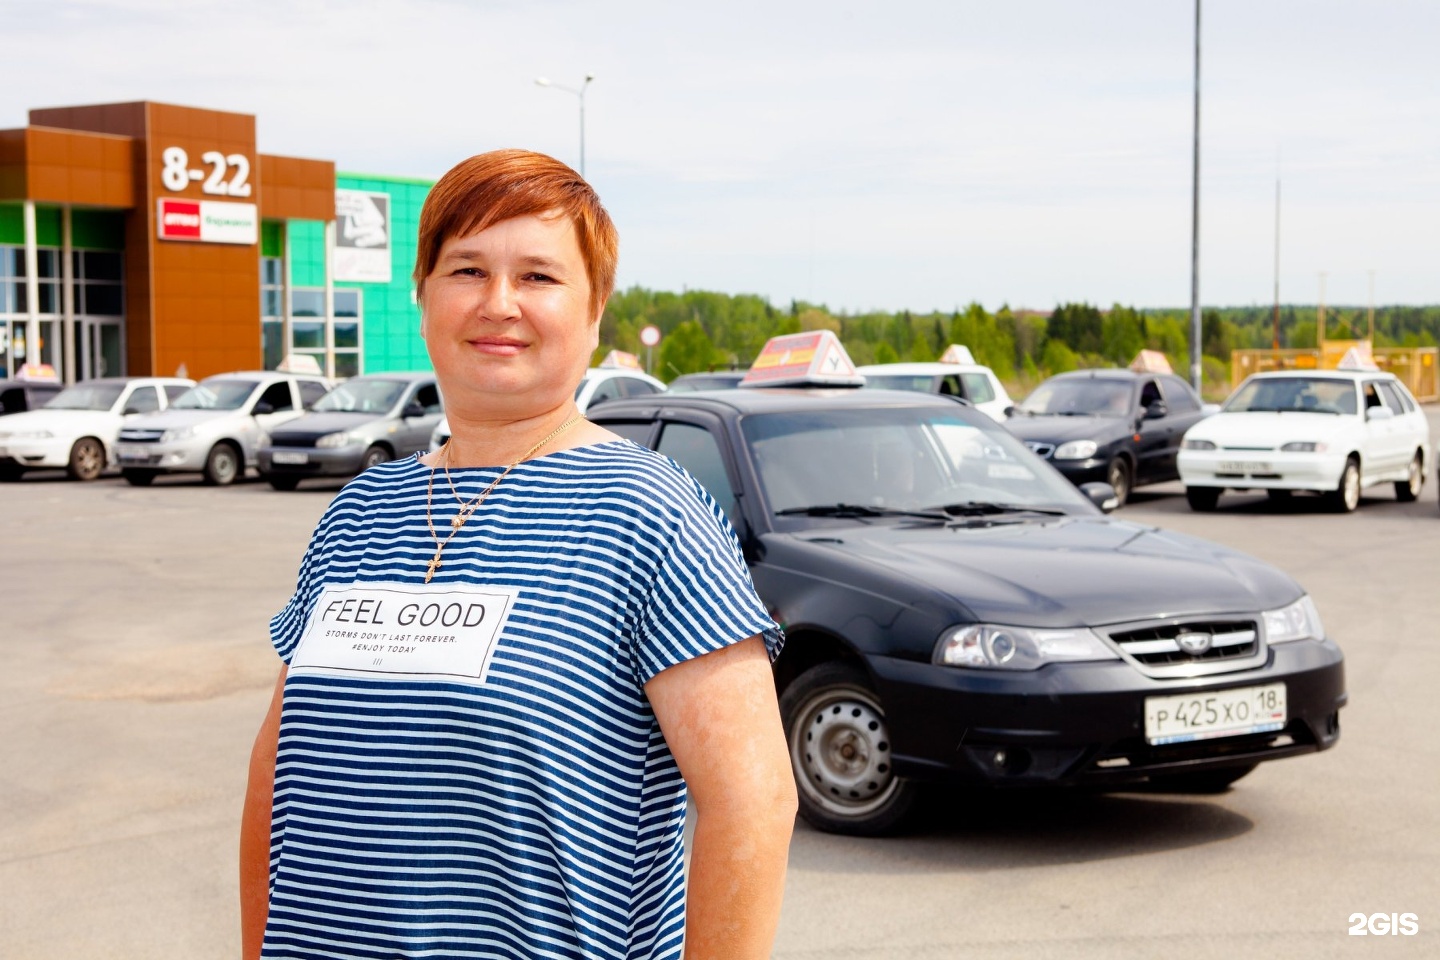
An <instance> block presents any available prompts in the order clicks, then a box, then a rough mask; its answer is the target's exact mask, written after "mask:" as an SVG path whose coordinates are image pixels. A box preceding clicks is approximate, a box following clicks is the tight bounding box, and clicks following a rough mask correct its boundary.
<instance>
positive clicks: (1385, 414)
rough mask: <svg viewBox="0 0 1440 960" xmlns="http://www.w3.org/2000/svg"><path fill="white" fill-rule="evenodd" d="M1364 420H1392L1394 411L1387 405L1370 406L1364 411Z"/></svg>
mask: <svg viewBox="0 0 1440 960" xmlns="http://www.w3.org/2000/svg"><path fill="white" fill-rule="evenodd" d="M1365 419H1366V420H1393V419H1395V411H1394V410H1391V409H1390V408H1389V407H1371V408H1370V409H1368V410H1366V411H1365Z"/></svg>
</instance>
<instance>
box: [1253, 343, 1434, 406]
mask: <svg viewBox="0 0 1440 960" xmlns="http://www.w3.org/2000/svg"><path fill="white" fill-rule="evenodd" d="M1335 343H1336V342H1335V341H1329V342H1327V343H1326V348H1327V349H1325V350H1324V351H1321V350H1233V351H1231V353H1230V388H1231V389H1232V390H1233V389H1234V388H1235V387H1238V386H1239V385H1240V382H1241V381H1242V380H1244V379H1245V378H1246V377H1248V376H1250V375H1251V374H1252V373H1264V372H1266V371H1269V370H1334V369H1335V368H1336V367H1337V366H1339V363H1340V360H1341V358H1342V357H1343V356H1344V351H1343V350H1342V351H1339V352H1338V353H1337V351H1336V350H1335V349H1334V347H1335ZM1372 359H1373V360H1374V361H1375V366H1377V367H1379V368H1380V369H1381V370H1386V371H1388V372H1390V373H1393V374H1395V376H1396V377H1398V378H1400V381H1401V382H1402V383H1404V384H1405V386H1406V387H1408V388H1409V390H1410V392H1411V393H1412V394H1413V395H1414V396H1415V399H1416V400H1419V401H1420V402H1421V403H1430V402H1433V401H1435V400H1440V378H1437V373H1440V348H1437V347H1378V348H1376V349H1375V350H1374V351H1372Z"/></svg>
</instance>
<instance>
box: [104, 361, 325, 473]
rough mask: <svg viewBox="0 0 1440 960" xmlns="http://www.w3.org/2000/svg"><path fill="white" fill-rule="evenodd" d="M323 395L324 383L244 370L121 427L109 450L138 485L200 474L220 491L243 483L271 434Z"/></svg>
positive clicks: (215, 378) (311, 378) (213, 379)
mask: <svg viewBox="0 0 1440 960" xmlns="http://www.w3.org/2000/svg"><path fill="white" fill-rule="evenodd" d="M329 390H330V382H329V381H328V380H326V379H325V378H323V377H315V376H306V375H303V374H294V373H279V372H277V371H274V370H250V371H239V372H236V373H221V374H216V375H215V376H213V377H206V378H205V379H204V380H201V381H200V382H199V383H197V384H196V385H195V386H194V387H192V388H190V390H188V391H187V392H186V393H184V394H182V395H181V396H180V397H178V398H177V399H176V400H175V402H174V403H172V404H170V409H168V410H166V411H164V412H162V413H157V414H153V415H151V416H147V417H140V418H137V419H136V420H133V421H131V422H130V423H128V424H126V425H125V427H124V428H122V429H121V431H120V437H119V441H118V442H117V444H116V448H115V453H116V459H117V460H118V461H119V463H120V473H121V475H123V476H124V477H125V479H126V480H127V481H128V482H130V483H132V484H134V485H135V486H137V487H143V486H148V485H149V484H150V483H151V482H153V481H154V479H155V478H156V477H157V476H159V475H160V474H162V473H199V474H200V475H201V476H202V477H203V478H204V480H205V482H206V483H207V484H211V485H214V486H224V485H225V484H229V483H234V482H235V481H236V480H237V479H240V478H242V477H244V475H245V469H246V467H248V466H251V465H253V464H254V463H255V458H256V453H257V452H258V451H259V449H260V446H261V444H263V443H264V442H265V441H266V439H267V438H268V437H269V434H270V431H272V430H274V429H275V428H276V427H278V426H280V425H281V424H283V423H285V422H287V421H290V420H294V419H295V418H296V417H298V416H300V414H301V413H303V412H304V411H305V410H306V409H307V408H308V407H310V406H311V405H312V404H314V403H315V401H317V400H319V399H320V398H321V397H322V396H324V395H325V394H326V393H327V392H328V391H329Z"/></svg>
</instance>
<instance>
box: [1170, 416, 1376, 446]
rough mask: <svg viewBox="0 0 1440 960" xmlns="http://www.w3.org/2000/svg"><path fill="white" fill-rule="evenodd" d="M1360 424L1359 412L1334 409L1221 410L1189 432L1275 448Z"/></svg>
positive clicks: (1194, 435) (1198, 437)
mask: <svg viewBox="0 0 1440 960" xmlns="http://www.w3.org/2000/svg"><path fill="white" fill-rule="evenodd" d="M1359 425H1360V418H1359V417H1358V416H1346V415H1344V414H1340V415H1338V416H1337V415H1336V414H1333V413H1304V412H1302V411H1296V412H1286V413H1217V414H1215V415H1214V416H1213V417H1206V418H1205V419H1204V420H1202V421H1200V422H1199V423H1197V424H1195V426H1193V427H1191V428H1190V430H1189V431H1188V432H1187V433H1186V434H1185V436H1186V438H1187V439H1192V440H1209V441H1211V442H1213V443H1215V444H1216V445H1217V446H1221V447H1265V448H1273V447H1278V446H1280V445H1281V444H1286V443H1290V442H1291V441H1293V440H1313V439H1315V438H1316V437H1325V436H1334V435H1335V434H1337V433H1341V432H1344V431H1347V430H1352V429H1354V428H1356V427H1358V426H1359Z"/></svg>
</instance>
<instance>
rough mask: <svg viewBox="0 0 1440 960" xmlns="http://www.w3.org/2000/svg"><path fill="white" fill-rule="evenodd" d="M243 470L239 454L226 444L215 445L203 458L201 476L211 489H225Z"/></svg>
mask: <svg viewBox="0 0 1440 960" xmlns="http://www.w3.org/2000/svg"><path fill="white" fill-rule="evenodd" d="M244 470H245V465H244V464H243V463H241V462H240V454H239V452H238V451H236V449H235V448H234V447H232V446H230V444H228V443H217V444H215V446H213V447H211V448H210V455H209V456H207V457H206V458H205V469H204V471H203V476H204V478H205V483H206V484H207V485H208V486H212V487H227V486H229V485H230V484H232V483H234V482H235V481H236V480H237V479H238V478H239V477H240V475H241V473H243V472H244Z"/></svg>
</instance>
